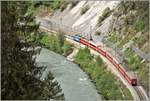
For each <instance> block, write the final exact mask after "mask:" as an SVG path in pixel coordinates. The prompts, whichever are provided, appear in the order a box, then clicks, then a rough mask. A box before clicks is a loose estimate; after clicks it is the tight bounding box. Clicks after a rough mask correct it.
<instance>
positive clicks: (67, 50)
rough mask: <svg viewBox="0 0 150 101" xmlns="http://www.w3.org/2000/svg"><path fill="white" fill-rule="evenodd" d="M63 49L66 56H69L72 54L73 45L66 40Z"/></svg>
mask: <svg viewBox="0 0 150 101" xmlns="http://www.w3.org/2000/svg"><path fill="white" fill-rule="evenodd" d="M62 50H63V55H64V56H67V55H68V54H70V53H71V52H72V50H73V49H72V45H71V44H70V43H68V42H66V41H65V42H64V45H63V47H62Z"/></svg>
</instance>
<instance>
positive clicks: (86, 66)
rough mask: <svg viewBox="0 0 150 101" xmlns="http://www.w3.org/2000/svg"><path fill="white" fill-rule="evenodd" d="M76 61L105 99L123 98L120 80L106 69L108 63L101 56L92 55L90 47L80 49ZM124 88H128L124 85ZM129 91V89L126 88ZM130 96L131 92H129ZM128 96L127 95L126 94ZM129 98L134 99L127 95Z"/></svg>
mask: <svg viewBox="0 0 150 101" xmlns="http://www.w3.org/2000/svg"><path fill="white" fill-rule="evenodd" d="M75 61H76V62H77V63H78V64H80V66H81V67H82V69H83V70H84V71H85V72H86V73H87V74H88V75H89V77H90V78H91V79H92V81H93V82H94V83H95V85H96V88H97V90H98V93H100V94H101V95H102V96H103V97H104V99H105V100H109V99H111V100H116V99H117V100H121V99H123V95H122V92H121V91H120V88H119V87H120V85H119V84H118V81H116V79H115V78H114V77H113V74H112V73H111V72H107V71H106V69H105V68H106V65H105V64H104V62H103V60H102V59H101V57H99V56H98V57H96V59H95V58H94V57H92V55H91V54H90V50H89V49H88V48H85V49H80V50H79V52H78V53H77V55H76V56H75ZM123 89H126V88H124V87H123ZM126 90H127V91H128V89H126ZM128 95H129V96H131V95H130V93H128ZM125 97H126V96H125ZM127 99H130V100H131V99H132V98H129V97H127Z"/></svg>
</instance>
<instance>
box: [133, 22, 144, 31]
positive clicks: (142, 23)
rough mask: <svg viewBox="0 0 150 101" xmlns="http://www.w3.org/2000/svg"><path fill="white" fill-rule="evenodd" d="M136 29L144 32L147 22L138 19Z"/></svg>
mask: <svg viewBox="0 0 150 101" xmlns="http://www.w3.org/2000/svg"><path fill="white" fill-rule="evenodd" d="M135 29H136V30H137V31H138V32H139V31H140V32H143V31H144V30H145V23H144V21H142V20H139V21H136V23H135Z"/></svg>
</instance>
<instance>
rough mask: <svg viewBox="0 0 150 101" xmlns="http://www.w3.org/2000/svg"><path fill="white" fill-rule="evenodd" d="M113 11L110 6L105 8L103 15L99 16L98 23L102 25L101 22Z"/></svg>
mask: <svg viewBox="0 0 150 101" xmlns="http://www.w3.org/2000/svg"><path fill="white" fill-rule="evenodd" d="M111 12H112V11H111V10H110V8H109V7H107V8H105V9H104V11H103V14H102V16H99V18H98V23H97V25H98V27H99V26H100V25H101V22H102V21H104V20H105V18H107V17H108V16H109V15H110V14H111Z"/></svg>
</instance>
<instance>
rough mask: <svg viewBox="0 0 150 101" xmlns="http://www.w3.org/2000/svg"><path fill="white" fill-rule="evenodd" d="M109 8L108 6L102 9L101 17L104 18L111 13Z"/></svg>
mask: <svg viewBox="0 0 150 101" xmlns="http://www.w3.org/2000/svg"><path fill="white" fill-rule="evenodd" d="M111 12H112V11H111V10H110V8H109V7H107V8H105V9H104V11H103V14H102V17H104V18H106V17H108V16H109V15H110V14H111Z"/></svg>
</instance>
